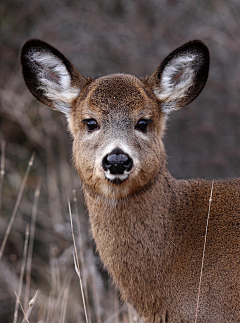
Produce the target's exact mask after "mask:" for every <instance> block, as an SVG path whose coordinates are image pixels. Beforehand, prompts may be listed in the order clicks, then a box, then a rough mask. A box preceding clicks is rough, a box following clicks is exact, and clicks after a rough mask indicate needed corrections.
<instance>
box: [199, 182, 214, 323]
mask: <svg viewBox="0 0 240 323" xmlns="http://www.w3.org/2000/svg"><path fill="white" fill-rule="evenodd" d="M213 184H214V180H213V181H212V188H211V193H210V198H209V204H208V216H207V224H206V231H205V238H204V246H203V255H202V265H201V272H200V278H199V286H198V296H197V306H196V314H195V321H194V323H197V317H198V310H199V299H200V293H201V284H202V274H203V265H204V257H205V250H206V243H207V233H208V222H209V216H210V211H211V203H212V193H213Z"/></svg>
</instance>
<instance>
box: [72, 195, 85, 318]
mask: <svg viewBox="0 0 240 323" xmlns="http://www.w3.org/2000/svg"><path fill="white" fill-rule="evenodd" d="M68 208H69V215H70V222H71V231H72V238H73V245H74V251H73V259H74V265H75V270H76V273H77V275H78V278H79V283H80V289H81V294H82V299H83V308H84V313H85V318H86V323H88V316H87V310H86V302H85V297H84V291H83V284H82V278H81V273H80V266H79V261H78V253H77V247H76V241H75V237H74V232H73V221H72V211H71V206H70V201H69V200H68Z"/></svg>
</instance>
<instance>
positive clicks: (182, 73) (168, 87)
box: [154, 55, 196, 113]
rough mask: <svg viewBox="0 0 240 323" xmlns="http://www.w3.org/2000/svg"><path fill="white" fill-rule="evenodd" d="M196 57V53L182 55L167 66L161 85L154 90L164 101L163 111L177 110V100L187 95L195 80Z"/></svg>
mask: <svg viewBox="0 0 240 323" xmlns="http://www.w3.org/2000/svg"><path fill="white" fill-rule="evenodd" d="M195 59H196V55H186V56H180V57H177V58H174V59H172V60H171V61H170V62H169V63H168V64H167V65H166V66H165V68H164V70H163V72H162V77H161V80H160V84H159V87H157V88H156V89H155V90H154V94H155V95H156V96H157V98H158V99H159V100H161V101H163V104H162V109H163V112H165V113H170V112H171V111H172V110H175V109H176V104H175V102H176V101H177V100H179V99H181V98H183V97H184V96H185V95H186V93H187V91H188V89H189V87H190V86H191V85H192V83H193V80H194V69H193V68H192V62H193V61H194V60H195Z"/></svg>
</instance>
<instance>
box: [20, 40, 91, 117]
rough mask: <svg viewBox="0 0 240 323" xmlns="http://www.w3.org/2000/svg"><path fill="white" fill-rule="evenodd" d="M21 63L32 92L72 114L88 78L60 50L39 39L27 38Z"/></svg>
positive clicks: (48, 103) (53, 107)
mask: <svg viewBox="0 0 240 323" xmlns="http://www.w3.org/2000/svg"><path fill="white" fill-rule="evenodd" d="M21 63H22V73H23V77H24V80H25V83H26V85H27V87H28V88H29V90H30V91H31V93H32V94H33V95H34V96H35V97H36V98H37V99H38V100H39V101H41V102H42V103H44V104H46V105H48V106H49V107H50V108H52V109H55V110H56V109H57V110H59V111H61V112H63V113H65V114H66V115H67V116H68V115H69V113H70V112H71V105H72V103H73V101H74V100H75V99H76V98H77V97H78V95H79V93H80V91H81V89H83V88H84V86H85V84H86V79H85V78H84V77H83V76H82V75H81V74H80V73H79V72H78V71H77V70H76V68H75V67H74V66H73V65H72V64H71V63H70V62H69V61H68V60H67V59H66V58H65V57H64V56H63V55H62V54H61V53H60V52H59V51H58V50H56V49H55V48H53V47H52V46H50V45H48V44H47V43H45V42H43V41H41V40H37V39H32V40H29V41H27V42H26V43H25V44H24V46H23V47H22V51H21Z"/></svg>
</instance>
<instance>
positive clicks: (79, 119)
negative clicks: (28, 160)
mask: <svg viewBox="0 0 240 323" xmlns="http://www.w3.org/2000/svg"><path fill="white" fill-rule="evenodd" d="M164 124H165V121H164V117H163V113H162V112H161V109H160V106H159V103H158V102H157V100H156V99H155V97H154V95H153V94H152V91H151V90H150V88H149V87H148V86H147V85H146V84H144V83H143V82H142V81H140V80H139V79H138V78H136V77H134V76H131V75H126V74H115V75H109V76H105V77H101V78H98V79H97V80H95V81H93V82H92V83H91V84H90V85H89V87H88V88H87V89H86V91H85V93H83V95H82V96H80V97H79V98H78V100H77V101H76V108H75V110H74V112H73V113H72V116H71V118H70V129H71V131H72V133H73V138H74V144H73V155H74V160H75V165H76V169H77V171H78V173H79V175H80V177H81V179H82V182H83V184H84V185H85V186H87V187H89V188H90V189H91V190H92V191H94V192H97V193H99V194H103V195H105V196H108V197H114V198H119V197H124V196H126V195H128V194H131V193H134V192H136V191H138V190H140V189H141V188H143V187H145V186H146V185H149V184H150V183H151V182H153V179H154V178H155V177H156V175H157V173H158V171H159V170H160V168H161V165H162V163H163V161H164V148H163V144H162V141H161V135H162V133H163V130H164Z"/></svg>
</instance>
